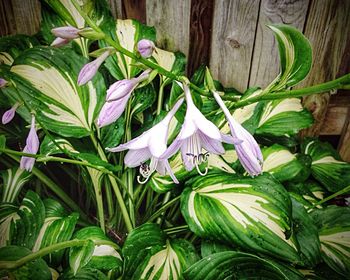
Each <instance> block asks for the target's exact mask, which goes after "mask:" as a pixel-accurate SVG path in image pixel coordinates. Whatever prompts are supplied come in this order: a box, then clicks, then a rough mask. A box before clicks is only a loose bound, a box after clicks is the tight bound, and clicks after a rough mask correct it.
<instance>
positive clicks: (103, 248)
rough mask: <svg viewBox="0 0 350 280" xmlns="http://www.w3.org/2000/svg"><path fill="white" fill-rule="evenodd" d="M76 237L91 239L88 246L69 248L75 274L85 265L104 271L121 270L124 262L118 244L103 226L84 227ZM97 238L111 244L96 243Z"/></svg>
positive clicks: (71, 264)
mask: <svg viewBox="0 0 350 280" xmlns="http://www.w3.org/2000/svg"><path fill="white" fill-rule="evenodd" d="M74 238H76V239H81V240H82V239H89V242H88V244H87V245H86V246H82V247H73V248H71V249H70V250H69V264H70V267H71V269H72V271H73V272H74V274H76V273H77V271H78V270H79V269H81V268H83V267H85V266H87V267H90V268H94V269H99V270H104V271H111V270H114V271H115V270H118V271H119V272H120V271H121V268H122V265H123V262H122V258H121V256H120V254H119V252H118V251H117V250H116V248H117V245H115V244H114V243H113V242H112V241H110V240H109V238H108V237H106V236H105V234H104V233H103V231H102V229H101V228H99V227H93V226H90V227H86V228H83V229H81V230H79V231H78V232H76V233H75V234H74ZM97 240H105V241H109V242H110V245H95V244H94V241H97Z"/></svg>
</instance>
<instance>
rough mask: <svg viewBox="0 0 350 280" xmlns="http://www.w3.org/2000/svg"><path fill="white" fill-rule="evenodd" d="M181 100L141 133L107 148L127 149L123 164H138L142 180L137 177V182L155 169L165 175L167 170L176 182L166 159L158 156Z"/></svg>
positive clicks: (146, 177) (162, 152)
mask: <svg viewBox="0 0 350 280" xmlns="http://www.w3.org/2000/svg"><path fill="white" fill-rule="evenodd" d="M183 100H184V99H183V98H182V99H180V100H179V101H177V102H176V104H175V105H174V107H173V108H172V109H171V110H170V111H169V113H168V114H167V115H166V116H165V118H164V119H163V120H162V121H161V122H159V123H158V124H156V125H155V126H154V127H152V128H151V129H149V130H147V131H146V132H144V133H142V134H141V135H140V136H139V137H136V138H135V139H132V140H131V141H129V142H127V143H125V144H121V145H119V146H117V147H115V148H107V150H108V151H110V152H121V151H124V150H129V151H128V153H127V154H126V156H125V158H124V162H125V165H126V166H128V167H130V168H132V167H136V166H140V174H141V175H142V176H143V178H144V180H143V181H141V180H140V178H139V177H138V181H139V183H144V182H146V181H147V179H148V178H149V177H150V176H151V174H152V173H153V172H154V171H155V170H157V172H158V173H160V174H161V175H165V174H166V172H168V173H169V175H170V176H171V178H172V179H173V181H174V182H175V183H178V181H177V179H176V177H175V175H174V173H173V172H172V170H171V168H170V165H169V162H168V159H167V158H160V157H161V156H162V155H163V154H164V152H165V151H166V148H167V139H168V127H169V124H170V121H171V119H172V118H173V116H174V115H175V113H176V111H177V110H178V109H179V107H180V106H181V104H182V103H183ZM149 159H151V163H150V165H147V164H146V163H145V162H146V161H148V160H149Z"/></svg>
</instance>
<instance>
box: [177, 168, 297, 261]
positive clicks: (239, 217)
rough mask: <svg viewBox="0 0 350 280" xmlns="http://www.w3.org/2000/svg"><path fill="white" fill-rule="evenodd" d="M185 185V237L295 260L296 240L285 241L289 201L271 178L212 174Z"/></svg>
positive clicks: (183, 197) (288, 218)
mask: <svg viewBox="0 0 350 280" xmlns="http://www.w3.org/2000/svg"><path fill="white" fill-rule="evenodd" d="M186 184H187V186H188V187H187V188H186V189H185V190H184V191H183V193H182V197H181V212H182V214H183V216H184V218H185V220H186V222H187V224H188V225H189V227H190V229H191V231H193V232H194V233H196V234H197V235H199V236H201V237H208V238H211V239H216V240H220V241H224V242H228V243H229V244H232V245H236V246H239V247H241V248H245V249H247V250H251V251H252V250H254V251H256V252H260V253H265V254H269V255H272V256H274V257H278V258H281V259H284V260H287V261H291V262H296V261H298V260H299V257H298V252H297V250H298V249H297V243H296V240H295V238H293V237H291V236H290V235H291V202H290V198H289V195H288V193H287V192H286V190H285V189H284V188H283V186H282V185H280V184H279V183H278V182H277V181H275V180H273V178H272V177H271V176H268V175H263V176H258V177H255V178H250V177H243V178H240V177H237V176H235V175H232V174H226V173H216V174H215V173H214V174H208V175H207V176H206V177H195V178H193V179H191V180H190V181H187V182H186ZM189 186H191V187H189Z"/></svg>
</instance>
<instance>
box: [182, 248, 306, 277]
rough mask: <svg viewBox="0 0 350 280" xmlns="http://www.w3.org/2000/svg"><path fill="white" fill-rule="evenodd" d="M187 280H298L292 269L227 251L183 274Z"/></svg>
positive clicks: (206, 259)
mask: <svg viewBox="0 0 350 280" xmlns="http://www.w3.org/2000/svg"><path fill="white" fill-rule="evenodd" d="M184 278H185V279H188V280H224V279H266V280H267V279H276V280H279V279H281V280H282V279H283V280H292V279H293V280H294V279H295V280H300V279H303V276H302V275H301V274H300V273H299V272H298V271H297V270H295V269H294V268H293V267H289V266H287V265H284V264H281V263H277V262H275V261H272V260H269V259H263V258H260V257H258V256H255V255H252V254H247V253H243V252H235V251H227V252H220V253H215V254H212V255H209V256H207V257H205V258H203V259H201V260H200V261H198V262H197V263H195V264H193V265H192V266H191V267H189V268H188V269H187V270H186V271H185V272H184Z"/></svg>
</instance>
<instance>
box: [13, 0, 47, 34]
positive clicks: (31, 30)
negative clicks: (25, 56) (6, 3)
mask: <svg viewBox="0 0 350 280" xmlns="http://www.w3.org/2000/svg"><path fill="white" fill-rule="evenodd" d="M11 5H12V9H13V14H14V19H15V22H16V33H17V34H27V35H33V34H35V33H37V32H38V31H39V29H40V21H41V5H40V2H39V0H30V1H21V0H12V1H11Z"/></svg>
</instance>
